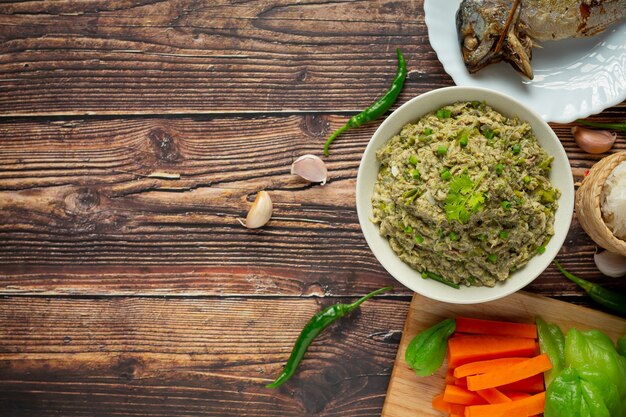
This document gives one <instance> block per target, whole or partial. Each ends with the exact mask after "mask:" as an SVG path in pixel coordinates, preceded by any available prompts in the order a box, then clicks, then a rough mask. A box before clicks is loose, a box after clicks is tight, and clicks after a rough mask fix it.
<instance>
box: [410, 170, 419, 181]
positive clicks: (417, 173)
mask: <svg viewBox="0 0 626 417" xmlns="http://www.w3.org/2000/svg"><path fill="white" fill-rule="evenodd" d="M411 176H412V177H413V179H415V180H417V179H419V177H420V172H419V171H418V170H416V169H414V170H413V171H411Z"/></svg>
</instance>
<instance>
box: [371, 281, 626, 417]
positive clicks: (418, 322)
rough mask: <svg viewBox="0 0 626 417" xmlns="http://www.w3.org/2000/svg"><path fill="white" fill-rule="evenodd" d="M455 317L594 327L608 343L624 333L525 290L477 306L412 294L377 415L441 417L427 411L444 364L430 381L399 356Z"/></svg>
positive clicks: (622, 327) (624, 324)
mask: <svg viewBox="0 0 626 417" xmlns="http://www.w3.org/2000/svg"><path fill="white" fill-rule="evenodd" d="M456 315H463V316H468V317H475V318H481V319H492V320H506V321H516V322H520V323H533V322H534V318H535V317H536V316H537V315H539V316H541V317H543V319H544V320H546V321H547V322H550V323H557V324H559V325H560V326H561V329H563V331H567V329H569V328H570V327H572V326H573V327H576V328H578V329H581V330H582V329H599V330H602V331H603V332H605V333H606V334H607V335H609V336H610V337H611V338H612V339H613V340H616V339H617V338H618V337H620V336H622V335H623V334H626V320H623V319H620V318H618V317H615V316H611V315H609V314H605V313H601V312H599V311H595V310H590V309H588V308H584V307H580V306H576V305H574V304H569V303H565V302H562V301H557V300H553V299H551V298H547V297H542V296H540V295H534V294H530V293H525V292H518V293H516V294H513V295H510V296H508V297H505V298H503V299H500V300H496V301H492V302H489V303H483V304H471V305H462V304H447V303H442V302H438V301H434V300H431V299H428V298H425V297H423V296H421V295H418V294H415V295H414V296H413V300H412V301H411V306H410V308H409V313H408V316H407V320H406V324H405V325H404V333H403V335H402V341H401V342H400V348H399V349H398V356H397V357H396V363H395V365H394V368H393V372H392V374H391V381H390V382H389V388H388V389H387V397H386V399H385V404H384V406H383V412H382V417H416V416H419V417H441V416H444V415H445V414H443V413H441V412H439V411H437V410H433V408H432V406H431V400H432V398H433V397H434V396H435V395H437V394H439V393H441V392H442V391H443V387H444V385H445V384H444V375H445V370H446V368H447V364H446V363H445V362H444V365H443V366H442V367H441V369H439V371H438V372H437V373H436V374H435V375H433V376H430V377H418V376H417V375H415V373H413V371H412V370H411V369H410V368H409V366H408V365H407V363H406V362H405V361H404V352H405V350H406V348H407V346H408V344H409V342H410V341H411V339H413V336H415V335H416V334H417V333H419V332H420V331H422V330H424V329H426V328H428V327H430V326H432V325H434V324H436V323H438V322H439V321H441V320H443V319H444V318H452V317H454V316H456Z"/></svg>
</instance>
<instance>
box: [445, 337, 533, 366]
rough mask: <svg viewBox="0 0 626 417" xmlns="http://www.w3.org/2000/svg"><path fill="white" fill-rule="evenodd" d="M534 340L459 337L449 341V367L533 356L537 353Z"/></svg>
mask: <svg viewBox="0 0 626 417" xmlns="http://www.w3.org/2000/svg"><path fill="white" fill-rule="evenodd" d="M535 345H536V343H535V341H534V340H533V339H528V338H523V337H506V336H487V335H475V336H459V337H451V338H450V339H449V340H448V366H449V367H451V368H456V367H457V366H459V365H464V364H466V363H469V362H475V361H481V360H487V359H496V358H505V357H511V356H528V357H530V356H533V355H534V354H535V353H536V346H535Z"/></svg>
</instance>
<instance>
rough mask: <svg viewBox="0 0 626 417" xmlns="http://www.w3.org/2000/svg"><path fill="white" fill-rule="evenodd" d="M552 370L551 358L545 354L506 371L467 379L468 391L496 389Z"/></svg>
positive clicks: (492, 372)
mask: <svg viewBox="0 0 626 417" xmlns="http://www.w3.org/2000/svg"><path fill="white" fill-rule="evenodd" d="M550 369H552V363H550V358H548V355H546V354H545V353H542V354H541V355H537V356H535V357H534V358H530V359H527V360H525V361H523V362H520V363H517V364H515V365H511V366H509V367H508V368H507V369H506V370H505V371H503V370H502V369H500V370H497V371H491V372H487V373H484V374H479V375H472V376H468V377H467V389H469V390H470V391H478V390H482V389H485V388H494V387H499V386H502V385H506V384H510V383H512V382H515V381H519V380H522V379H525V378H529V377H531V376H533V375H537V374H542V373H543V372H545V371H548V370H550Z"/></svg>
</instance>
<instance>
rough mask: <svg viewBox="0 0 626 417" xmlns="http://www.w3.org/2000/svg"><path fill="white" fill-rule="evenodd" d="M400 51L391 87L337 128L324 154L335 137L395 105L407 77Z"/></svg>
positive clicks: (376, 117) (327, 143) (326, 153)
mask: <svg viewBox="0 0 626 417" xmlns="http://www.w3.org/2000/svg"><path fill="white" fill-rule="evenodd" d="M397 52H398V70H397V71H396V76H395V77H394V79H393V81H392V83H391V87H390V88H389V90H387V93H385V95H384V96H382V97H381V98H380V99H379V100H378V101H377V102H375V103H374V104H372V105H371V106H369V107H368V108H367V109H365V110H363V111H362V112H361V113H359V114H357V115H354V116H352V117H351V118H350V120H348V122H347V123H346V124H345V125H343V126H342V127H340V128H339V129H337V130H335V132H334V133H333V134H332V135H330V137H329V138H328V140H326V143H325V144H324V155H326V156H328V148H329V147H330V144H331V143H333V141H334V140H335V138H337V136H339V135H340V134H342V133H343V132H345V131H346V130H348V129H353V128H356V127H359V126H361V125H363V124H365V123H367V122H371V121H372V120H376V119H378V118H379V117H380V116H382V115H383V114H385V113H386V112H387V110H389V109H390V108H391V106H393V103H395V102H396V100H397V99H398V96H399V95H400V91H401V90H402V87H403V86H404V80H405V79H406V74H407V71H406V61H405V60H404V56H403V55H402V52H400V48H398V49H397Z"/></svg>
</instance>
